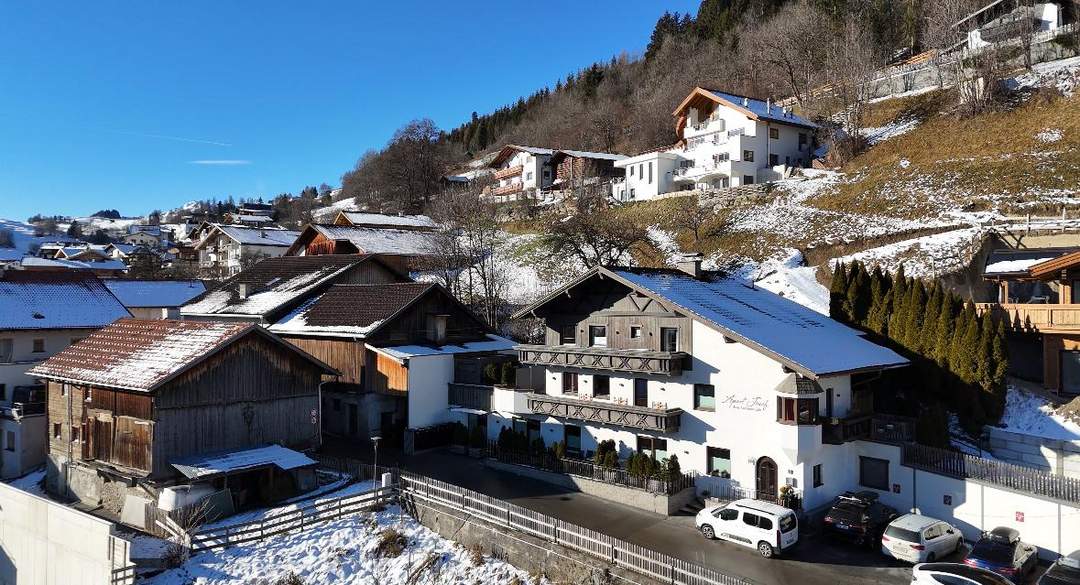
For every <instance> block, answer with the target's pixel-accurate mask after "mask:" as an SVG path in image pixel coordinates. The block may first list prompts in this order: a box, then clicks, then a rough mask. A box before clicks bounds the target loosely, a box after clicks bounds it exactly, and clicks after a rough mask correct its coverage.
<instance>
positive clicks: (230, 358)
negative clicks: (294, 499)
mask: <svg viewBox="0 0 1080 585" xmlns="http://www.w3.org/2000/svg"><path fill="white" fill-rule="evenodd" d="M320 381H321V370H320V369H319V368H318V367H317V366H315V365H314V364H312V363H311V362H310V361H308V360H305V359H303V358H302V357H301V356H299V355H297V354H295V353H293V352H292V351H289V350H288V349H286V348H283V347H281V346H279V345H277V344H275V343H272V342H271V341H269V340H267V339H265V338H263V337H261V336H259V335H256V334H254V333H252V334H249V335H248V336H247V337H245V338H243V339H241V340H239V341H237V342H235V343H233V344H232V345H230V346H229V347H227V348H226V349H224V350H222V351H221V352H219V353H218V354H216V355H214V356H212V357H211V358H210V359H208V360H207V361H205V362H203V363H202V364H200V365H199V366H197V367H196V368H193V369H192V370H190V371H188V372H186V373H184V374H183V375H181V376H179V377H178V378H176V379H175V380H173V381H171V382H170V383H168V384H166V385H165V386H163V387H161V388H159V389H158V390H157V391H155V393H154V415H155V421H156V424H155V425H154V428H153V433H154V434H153V453H152V462H153V467H152V474H153V475H163V474H167V473H170V472H171V470H170V466H169V461H170V460H174V459H176V458H179V457H184V456H187V455H192V454H196V453H211V452H215V451H224V450H229V449H242V448H246V447H253V446H256V445H259V444H263V443H281V444H283V445H286V446H297V447H307V446H310V445H313V444H317V443H318V438H319V428H318V425H317V422H316V423H312V419H313V417H312V411H314V412H315V417H314V418H315V420H316V421H317V420H318V409H319V402H318V387H319V382H320Z"/></svg>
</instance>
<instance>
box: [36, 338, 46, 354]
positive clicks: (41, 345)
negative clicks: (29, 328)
mask: <svg viewBox="0 0 1080 585" xmlns="http://www.w3.org/2000/svg"><path fill="white" fill-rule="evenodd" d="M33 351H34V353H45V340H44V339H43V338H41V337H39V338H37V339H35V340H34V350H33Z"/></svg>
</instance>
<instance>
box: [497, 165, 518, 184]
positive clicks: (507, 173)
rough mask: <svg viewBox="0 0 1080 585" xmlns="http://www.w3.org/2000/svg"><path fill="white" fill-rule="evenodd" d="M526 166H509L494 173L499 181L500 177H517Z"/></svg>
mask: <svg viewBox="0 0 1080 585" xmlns="http://www.w3.org/2000/svg"><path fill="white" fill-rule="evenodd" d="M524 168H525V167H524V166H522V165H518V166H516V167H509V168H505V169H500V170H497V171H495V173H494V177H495V180H496V181H498V180H499V179H505V178H507V177H516V176H518V175H520V174H521V171H522V170H523V169H524Z"/></svg>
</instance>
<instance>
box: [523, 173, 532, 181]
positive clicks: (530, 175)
mask: <svg viewBox="0 0 1080 585" xmlns="http://www.w3.org/2000/svg"><path fill="white" fill-rule="evenodd" d="M532 178H533V174H532V171H529V172H527V173H525V180H526V181H531V180H532Z"/></svg>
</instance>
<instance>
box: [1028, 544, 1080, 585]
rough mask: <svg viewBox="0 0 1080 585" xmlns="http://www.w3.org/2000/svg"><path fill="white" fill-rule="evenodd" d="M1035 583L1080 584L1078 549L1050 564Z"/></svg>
mask: <svg viewBox="0 0 1080 585" xmlns="http://www.w3.org/2000/svg"><path fill="white" fill-rule="evenodd" d="M1037 585H1080V550H1078V551H1074V552H1073V553H1072V554H1070V555H1069V556H1067V557H1061V558H1059V559H1058V560H1057V561H1055V562H1054V564H1053V565H1050V568H1049V569H1047V571H1046V573H1044V574H1043V576H1042V577H1039V580H1038V582H1037Z"/></svg>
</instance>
